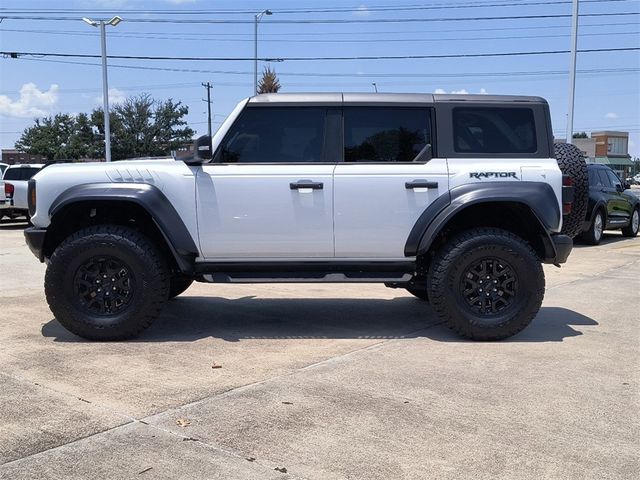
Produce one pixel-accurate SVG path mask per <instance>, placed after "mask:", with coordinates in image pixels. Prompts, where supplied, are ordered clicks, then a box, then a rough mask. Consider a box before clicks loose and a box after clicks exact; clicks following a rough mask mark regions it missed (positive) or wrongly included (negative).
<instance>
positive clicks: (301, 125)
mask: <svg viewBox="0 0 640 480" xmlns="http://www.w3.org/2000/svg"><path fill="white" fill-rule="evenodd" d="M325 116H326V108H314V107H307V108H305V107H255V108H247V109H245V110H244V111H243V112H242V113H241V114H240V117H238V119H237V120H236V121H235V123H234V124H233V126H232V127H231V130H230V131H229V133H228V134H227V136H226V138H225V140H224V142H223V144H222V146H221V148H220V150H219V151H218V152H217V154H216V161H217V162H223V163H282V162H293V163H295V162H321V161H322V146H323V144H324V129H325V127H324V124H325Z"/></svg>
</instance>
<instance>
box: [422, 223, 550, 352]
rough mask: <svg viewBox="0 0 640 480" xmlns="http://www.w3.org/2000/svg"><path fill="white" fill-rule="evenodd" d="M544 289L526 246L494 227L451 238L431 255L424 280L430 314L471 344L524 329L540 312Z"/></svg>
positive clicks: (535, 259) (533, 255)
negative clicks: (431, 260)
mask: <svg viewBox="0 0 640 480" xmlns="http://www.w3.org/2000/svg"><path fill="white" fill-rule="evenodd" d="M544 285H545V282H544V272H543V270H542V265H541V264H540V261H539V259H538V257H537V255H536V253H535V252H534V251H533V250H532V249H531V247H530V246H529V244H527V243H526V242H525V241H524V240H522V239H521V238H520V237H518V236H516V235H514V234H512V233H510V232H507V231H505V230H500V229H497V228H477V229H473V230H467V231H466V232H463V233H461V234H459V235H458V236H456V237H454V238H453V239H452V240H451V241H450V242H449V243H447V244H446V245H445V246H444V247H443V248H442V249H441V250H440V251H439V252H438V253H437V254H436V256H435V258H434V260H433V262H432V263H431V266H430V269H429V276H428V291H429V298H430V300H431V305H432V306H433V308H434V310H435V311H436V313H437V314H438V315H439V316H440V317H441V318H442V319H444V320H445V321H446V322H447V323H448V325H449V326H450V327H451V328H452V329H453V330H455V331H456V332H457V333H458V334H460V335H462V336H463V337H466V338H470V339H473V340H500V339H503V338H507V337H510V336H512V335H515V334H516V333H518V332H520V331H521V330H522V329H524V328H525V327H526V326H527V325H529V323H531V320H532V319H533V317H535V315H536V314H537V313H538V310H539V309H540V305H541V304H542V298H543V296H544Z"/></svg>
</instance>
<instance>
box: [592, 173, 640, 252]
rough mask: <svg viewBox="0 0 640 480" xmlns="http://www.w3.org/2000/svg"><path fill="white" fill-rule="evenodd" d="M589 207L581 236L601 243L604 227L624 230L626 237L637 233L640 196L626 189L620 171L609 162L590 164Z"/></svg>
mask: <svg viewBox="0 0 640 480" xmlns="http://www.w3.org/2000/svg"><path fill="white" fill-rule="evenodd" d="M587 170H588V172H589V207H588V209H587V216H586V217H585V222H584V226H583V233H582V239H583V240H584V241H585V242H586V243H588V244H590V245H598V244H599V243H600V240H602V232H603V231H604V230H617V229H620V230H622V234H623V235H624V236H625V237H635V236H636V235H637V234H638V228H639V219H640V198H639V197H638V196H636V195H632V194H630V193H628V191H625V190H626V189H629V187H630V185H628V184H623V183H622V181H621V180H620V178H619V177H618V175H616V173H615V172H614V171H613V170H611V169H610V168H609V167H607V166H606V165H598V164H594V163H592V164H589V165H588V166H587Z"/></svg>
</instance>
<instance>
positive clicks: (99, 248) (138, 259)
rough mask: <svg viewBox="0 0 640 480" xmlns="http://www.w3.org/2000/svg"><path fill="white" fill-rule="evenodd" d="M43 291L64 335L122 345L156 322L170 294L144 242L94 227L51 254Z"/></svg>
mask: <svg viewBox="0 0 640 480" xmlns="http://www.w3.org/2000/svg"><path fill="white" fill-rule="evenodd" d="M44 287H45V294H46V297H47V302H48V303H49V308H51V311H52V312H53V314H54V316H55V317H56V319H57V320H58V321H59V322H60V323H61V324H62V325H63V326H64V327H65V328H66V329H67V330H69V331H71V332H73V333H75V334H76V335H79V336H81V337H84V338H87V339H90V340H122V339H125V338H129V337H133V336H135V335H137V334H139V333H140V332H141V331H142V330H144V329H145V328H147V327H148V326H149V325H151V323H152V322H153V321H154V320H155V319H156V317H157V316H158V314H159V312H160V310H161V308H162V305H163V304H164V302H165V301H166V300H167V296H168V294H169V274H168V270H167V265H166V262H165V260H164V258H162V256H161V254H160V253H159V252H158V250H157V249H156V248H155V246H154V245H153V244H152V243H151V242H150V241H149V240H148V239H147V237H145V236H144V235H142V234H140V233H138V232H137V231H135V230H132V229H130V228H127V227H122V226H119V225H98V226H93V227H89V228H85V229H83V230H80V231H78V232H76V233H74V234H73V235H71V236H70V237H69V238H67V239H66V240H65V241H64V242H62V244H61V245H60V246H59V247H58V248H57V249H56V250H55V252H54V253H53V255H52V256H51V259H50V262H49V265H48V266H47V271H46V274H45V284H44Z"/></svg>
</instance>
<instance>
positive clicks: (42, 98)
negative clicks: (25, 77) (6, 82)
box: [0, 83, 58, 118]
mask: <svg viewBox="0 0 640 480" xmlns="http://www.w3.org/2000/svg"><path fill="white" fill-rule="evenodd" d="M56 103H58V85H56V84H52V85H51V86H50V87H49V90H47V91H46V92H43V91H41V90H38V87H37V86H36V84H35V83H25V84H24V85H22V88H20V98H18V99H17V100H15V101H13V100H11V98H9V97H8V96H6V95H0V115H5V116H7V117H18V118H34V117H43V116H45V115H46V114H47V113H49V110H50V109H51V107H53V106H54V105H55V104H56Z"/></svg>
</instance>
